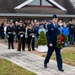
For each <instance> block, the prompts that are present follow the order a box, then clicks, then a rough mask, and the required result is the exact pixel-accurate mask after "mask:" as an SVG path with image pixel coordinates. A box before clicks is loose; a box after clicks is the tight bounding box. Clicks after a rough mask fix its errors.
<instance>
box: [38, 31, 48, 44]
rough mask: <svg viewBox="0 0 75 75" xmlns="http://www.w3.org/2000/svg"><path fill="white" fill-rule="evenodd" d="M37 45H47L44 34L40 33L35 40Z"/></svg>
mask: <svg viewBox="0 0 75 75" xmlns="http://www.w3.org/2000/svg"><path fill="white" fill-rule="evenodd" d="M37 45H47V38H46V34H45V33H44V32H43V31H41V32H40V35H39V38H38V40H37Z"/></svg>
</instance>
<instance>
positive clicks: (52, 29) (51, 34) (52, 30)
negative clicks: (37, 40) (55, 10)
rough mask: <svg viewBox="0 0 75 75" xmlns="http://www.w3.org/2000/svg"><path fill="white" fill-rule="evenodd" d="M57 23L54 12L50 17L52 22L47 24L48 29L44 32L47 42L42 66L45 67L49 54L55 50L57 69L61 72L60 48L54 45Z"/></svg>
mask: <svg viewBox="0 0 75 75" xmlns="http://www.w3.org/2000/svg"><path fill="white" fill-rule="evenodd" d="M57 23H58V17H57V16H56V15H55V14H54V15H53V18H52V23H51V24H49V25H48V26H47V28H48V31H47V33H46V36H47V41H48V43H47V45H48V52H47V55H46V58H45V60H44V67H45V68H47V64H48V63H49V59H50V58H51V55H52V53H53V52H54V50H55V53H56V60H57V66H58V70H59V71H62V72H63V71H64V70H63V67H62V58H61V53H60V49H59V48H57V47H56V41H57V35H58V34H59V26H58V24H57Z"/></svg>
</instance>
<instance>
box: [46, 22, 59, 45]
mask: <svg viewBox="0 0 75 75" xmlns="http://www.w3.org/2000/svg"><path fill="white" fill-rule="evenodd" d="M47 28H48V31H47V33H46V36H47V41H48V43H47V45H48V46H49V44H53V46H56V41H57V35H58V34H59V33H60V26H59V25H56V27H54V25H53V23H51V24H49V25H48V26H47Z"/></svg>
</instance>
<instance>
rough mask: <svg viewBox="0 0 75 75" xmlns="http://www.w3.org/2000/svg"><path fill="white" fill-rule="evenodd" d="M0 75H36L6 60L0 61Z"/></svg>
mask: <svg viewBox="0 0 75 75" xmlns="http://www.w3.org/2000/svg"><path fill="white" fill-rule="evenodd" d="M0 75H36V74H35V73H33V72H30V71H28V70H26V69H24V68H22V67H20V66H18V65H16V64H13V63H11V62H10V61H8V60H6V59H0Z"/></svg>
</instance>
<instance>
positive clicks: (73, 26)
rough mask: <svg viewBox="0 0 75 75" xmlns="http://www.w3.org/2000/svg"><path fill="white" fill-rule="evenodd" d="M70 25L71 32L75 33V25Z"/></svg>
mask: <svg viewBox="0 0 75 75" xmlns="http://www.w3.org/2000/svg"><path fill="white" fill-rule="evenodd" d="M68 27H69V31H70V34H74V33H75V25H73V24H69V25H68Z"/></svg>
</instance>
